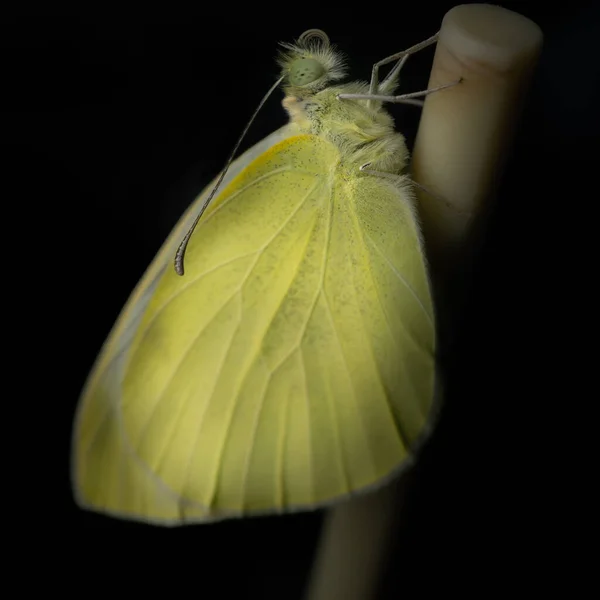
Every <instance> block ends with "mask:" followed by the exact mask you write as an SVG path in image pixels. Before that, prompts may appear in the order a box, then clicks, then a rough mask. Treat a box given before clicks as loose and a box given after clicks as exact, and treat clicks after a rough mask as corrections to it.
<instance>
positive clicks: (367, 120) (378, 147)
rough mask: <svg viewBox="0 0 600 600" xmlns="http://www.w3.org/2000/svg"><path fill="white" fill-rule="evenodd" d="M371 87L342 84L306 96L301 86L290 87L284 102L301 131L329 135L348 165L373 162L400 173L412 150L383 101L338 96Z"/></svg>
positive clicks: (371, 163)
mask: <svg viewBox="0 0 600 600" xmlns="http://www.w3.org/2000/svg"><path fill="white" fill-rule="evenodd" d="M367 91H368V85H367V84H363V83H350V84H346V85H338V86H335V87H329V88H326V89H324V90H322V91H319V92H316V93H314V94H310V93H309V94H306V93H305V94H303V95H302V96H299V95H297V90H286V92H288V94H289V95H286V97H285V98H284V100H283V102H282V104H283V106H284V108H285V109H286V111H287V112H288V114H289V116H290V121H291V122H292V123H293V124H294V125H296V126H297V127H298V129H299V131H300V132H302V133H312V134H315V135H320V136H323V137H325V138H326V139H327V140H329V141H330V142H332V143H333V144H335V145H336V146H337V147H338V148H339V149H340V154H341V156H342V160H343V161H344V162H346V163H347V164H348V165H356V166H357V167H360V166H362V165H364V164H366V163H370V165H371V166H370V168H371V169H374V170H378V171H385V172H388V173H394V174H400V173H402V171H403V170H404V169H405V167H406V165H407V163H408V150H407V148H406V143H405V140H404V137H403V136H402V135H401V134H400V133H398V132H396V131H395V130H394V122H393V119H392V117H391V116H390V115H389V114H388V113H387V111H386V110H385V109H384V108H383V107H382V105H381V103H373V104H374V106H372V107H367V101H365V100H343V99H339V98H338V94H342V93H351V94H358V93H367ZM290 92H291V93H290ZM294 92H295V93H296V94H294Z"/></svg>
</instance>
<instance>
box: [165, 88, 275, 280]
mask: <svg viewBox="0 0 600 600" xmlns="http://www.w3.org/2000/svg"><path fill="white" fill-rule="evenodd" d="M282 81H283V76H282V77H280V78H279V79H278V80H277V81H276V82H275V83H274V84H273V85H272V86H271V88H270V89H269V91H268V92H267V93H266V94H265V95H264V97H263V99H262V100H261V101H260V104H259V105H258V106H257V107H256V110H255V111H254V113H253V114H252V116H251V117H250V120H249V121H248V123H246V127H244V131H242V135H240V137H239V139H238V141H237V143H236V144H235V146H234V147H233V150H232V151H231V155H230V156H229V159H228V160H227V163H226V164H225V168H224V169H223V170H222V171H221V174H220V175H219V179H218V180H217V183H216V184H215V187H214V188H213V189H212V192H211V193H210V195H209V196H208V198H207V199H206V200H205V201H204V204H202V207H201V208H200V212H199V213H198V215H197V216H196V218H195V219H194V222H193V223H192V226H191V227H190V228H189V229H188V232H187V233H186V234H185V236H184V238H183V240H181V244H179V248H177V252H176V253H175V272H176V273H177V274H178V275H183V273H184V269H183V259H184V257H185V251H186V248H187V245H188V242H189V241H190V238H191V237H192V234H193V233H194V229H196V225H198V222H199V221H200V219H201V218H202V215H203V214H204V211H205V210H206V208H207V207H208V205H209V204H210V202H211V200H212V199H213V198H214V196H215V193H216V192H217V190H218V189H219V186H220V185H221V183H223V178H224V177H225V174H226V173H227V170H228V169H229V167H230V166H231V163H232V162H233V159H234V157H235V154H236V152H237V151H238V148H239V147H240V144H241V143H242V140H243V139H244V138H245V137H246V134H247V133H248V129H250V125H252V122H253V121H254V119H255V118H256V115H257V114H258V113H259V111H260V109H261V108H262V107H263V105H264V103H265V102H266V101H267V99H268V98H269V96H270V95H271V94H272V93H273V92H274V91H275V90H276V89H277V87H278V86H279V84H280V83H281V82H282Z"/></svg>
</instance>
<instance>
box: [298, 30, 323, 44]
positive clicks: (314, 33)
mask: <svg viewBox="0 0 600 600" xmlns="http://www.w3.org/2000/svg"><path fill="white" fill-rule="evenodd" d="M313 38H316V39H318V40H320V41H321V44H322V45H323V47H324V48H329V46H330V43H329V37H328V36H327V34H326V33H325V32H324V31H321V30H320V29H308V30H306V31H305V32H304V33H303V34H302V35H301V36H300V37H299V38H298V42H299V43H301V44H305V43H307V42H308V41H309V40H312V39H313Z"/></svg>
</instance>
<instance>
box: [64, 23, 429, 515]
mask: <svg viewBox="0 0 600 600" xmlns="http://www.w3.org/2000/svg"><path fill="white" fill-rule="evenodd" d="M434 41H435V36H434V37H433V38H430V39H429V40H427V41H426V42H424V43H423V44H420V45H418V46H415V47H413V48H411V49H409V50H408V51H405V52H404V53H399V54H397V55H395V56H393V57H389V58H388V59H386V60H385V61H381V63H378V65H376V68H374V70H373V77H372V81H371V84H370V85H369V84H366V83H356V82H355V83H347V84H340V83H337V82H338V81H339V80H340V79H342V78H343V76H344V65H343V60H342V57H341V55H340V53H339V52H337V51H336V50H335V49H334V48H333V47H332V46H331V45H330V44H329V40H328V38H327V37H326V36H325V34H323V32H320V31H318V30H311V31H309V32H307V33H305V34H303V36H301V37H300V38H299V40H298V41H297V42H296V43H295V44H284V50H283V51H282V54H281V56H280V60H279V63H280V66H281V69H282V80H283V87H284V90H285V93H286V97H285V99H284V101H283V105H284V107H285V109H286V110H287V112H288V113H289V116H290V122H289V124H288V125H286V126H285V127H283V128H282V129H280V130H278V131H276V132H275V133H273V134H271V135H270V136H268V137H267V138H265V139H264V140H262V141H261V142H260V143H258V144H257V145H256V146H254V147H253V148H251V149H250V150H248V151H247V152H246V153H245V154H243V155H242V156H241V157H239V158H238V159H237V160H236V161H234V162H233V163H232V164H231V166H230V168H229V169H226V170H225V171H224V173H225V174H224V176H223V180H222V182H221V185H220V186H219V188H218V189H219V191H218V193H217V194H216V195H215V198H214V200H213V201H212V202H211V203H208V202H207V200H208V199H209V198H210V192H211V191H212V190H213V189H214V185H212V186H209V187H208V188H207V190H205V191H204V192H203V193H202V194H201V195H200V196H199V198H198V199H197V200H196V202H195V203H194V204H193V206H191V207H190V209H189V210H188V211H187V213H186V214H185V215H184V216H183V217H182V219H181V221H180V223H179V224H178V225H177V227H176V228H175V229H174V231H173V232H172V233H171V235H170V236H169V238H168V239H167V240H166V242H165V243H164V245H163V247H162V249H161V250H160V252H159V253H158V255H157V256H156V258H155V259H154V261H153V262H152V264H151V265H150V267H149V268H148V270H147V272H146V273H145V275H144V277H143V278H142V280H141V281H140V283H139V284H138V286H137V288H136V289H135V291H134V292H133V294H132V295H131V297H130V298H129V301H128V302H127V304H126V306H125V308H124V309H123V312H122V313H121V315H120V316H119V318H118V320H117V322H116V324H115V326H114V328H113V330H112V332H111V334H110V336H109V337H108V339H107V341H106V343H105V345H104V347H103V349H102V352H101V354H100V356H99V357H98V360H97V362H96V364H95V366H94V368H93V371H92V373H91V374H90V376H89V379H88V381H87V383H86V386H85V388H84V390H83V393H82V396H81V399H80V403H79V407H78V413H77V417H76V422H75V427H74V437H73V456H72V479H73V487H74V493H75V498H76V500H77V502H78V503H79V504H80V505H81V506H82V507H84V508H87V509H89V510H93V511H97V512H102V513H106V514H110V515H113V516H118V517H122V518H129V519H134V520H140V521H146V522H151V523H155V524H164V525H182V524H188V523H194V522H201V521H211V520H215V519H223V518H227V517H232V516H243V515H251V514H259V513H263V514H264V513H271V512H285V511H291V510H302V509H311V508H315V507H319V506H323V505H326V504H328V503H330V502H332V501H335V500H337V499H340V498H342V497H344V496H349V495H351V494H353V493H355V492H357V491H360V490H364V489H368V488H370V487H373V486H375V485H378V484H380V483H382V482H383V481H385V480H386V479H388V478H389V477H391V476H393V475H394V474H395V473H397V472H398V469H399V468H400V467H402V466H403V465H405V464H407V462H408V461H409V459H410V458H411V457H412V456H413V454H414V449H415V445H416V444H417V443H418V442H419V440H420V439H421V438H422V437H423V434H424V432H425V431H427V429H428V426H429V424H430V422H431V417H432V412H433V404H434V403H433V399H434V387H435V380H436V370H435V360H434V354H435V339H436V330H435V319H434V310H433V305H432V300H431V293H430V284H429V280H428V273H427V267H426V261H425V258H424V251H423V243H422V239H421V234H420V230H419V225H418V222H417V215H416V208H415V200H414V194H413V187H412V184H411V181H410V179H409V178H408V176H407V175H406V174H405V171H406V168H407V161H408V152H407V149H406V145H405V141H404V138H403V136H402V135H401V134H399V133H397V132H395V131H394V129H393V122H392V118H391V117H390V115H389V114H388V113H387V112H386V111H385V109H384V108H383V106H384V102H386V101H392V102H403V101H406V102H415V100H414V98H415V97H418V96H423V95H425V94H426V93H427V92H420V93H417V94H406V95H404V96H391V95H390V94H392V92H393V91H394V89H395V87H396V85H397V84H396V81H397V76H398V72H399V71H400V68H401V67H402V65H403V64H404V62H405V60H406V58H407V57H408V55H409V54H410V53H411V52H413V51H415V50H419V49H421V48H423V47H425V46H427V45H429V44H431V43H433V42H434ZM392 61H396V62H397V64H396V66H395V67H394V68H393V69H392V71H391V72H390V74H389V75H388V77H387V78H385V79H384V80H383V81H382V82H381V83H379V81H378V66H381V65H383V64H385V63H386V62H392ZM204 208H206V211H205V212H204ZM201 213H203V214H201ZM199 214H201V218H200V219H199V221H198V224H197V227H195V229H194V227H193V226H192V225H193V223H194V220H195V219H196V218H197V217H198V215H199ZM188 231H190V235H189V236H187V237H186V232H188ZM191 231H193V233H191ZM188 239H189V244H188V245H187V252H186V244H187V240H188ZM182 240H186V243H184V244H183V245H182V246H180V244H181V242H182ZM178 247H179V248H180V249H179V251H178ZM184 253H185V274H184V275H183V276H180V275H179V274H178V273H177V272H176V270H175V269H174V268H173V258H174V256H175V255H177V261H176V262H177V269H178V270H179V272H180V273H183V271H184V269H183V260H184Z"/></svg>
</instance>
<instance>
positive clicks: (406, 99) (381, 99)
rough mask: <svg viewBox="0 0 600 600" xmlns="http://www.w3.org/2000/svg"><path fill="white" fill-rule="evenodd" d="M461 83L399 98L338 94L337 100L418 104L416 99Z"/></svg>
mask: <svg viewBox="0 0 600 600" xmlns="http://www.w3.org/2000/svg"><path fill="white" fill-rule="evenodd" d="M461 81H462V79H459V80H458V81H453V82H452V83H445V84H444V85H438V86H436V87H434V88H430V89H428V90H422V91H420V92H411V93H410V94H402V95H401V96H385V95H382V94H338V98H339V99H340V100H377V101H379V102H392V103H394V104H414V103H415V102H419V101H416V100H415V99H416V98H422V97H423V96H428V95H429V94H433V92H439V91H440V90H445V89H446V88H450V87H453V86H455V85H457V84H459V83H460V82H461ZM419 104H422V102H419Z"/></svg>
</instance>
